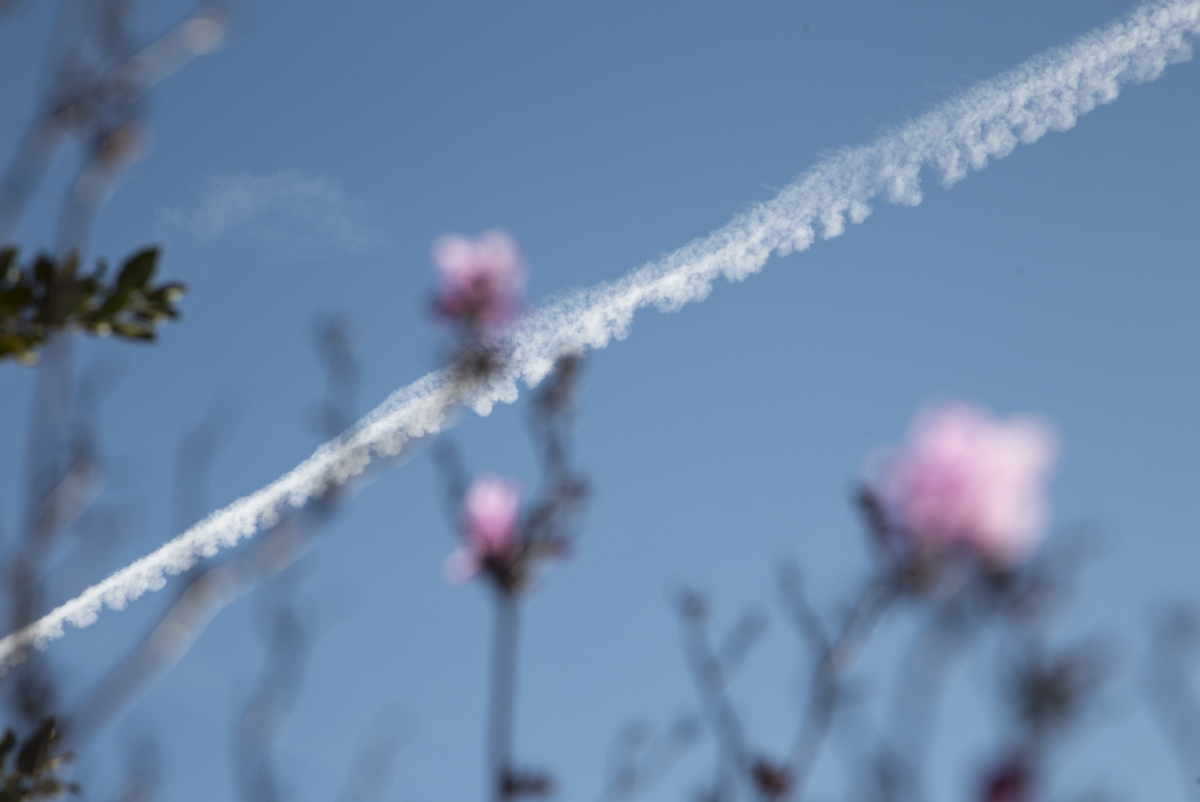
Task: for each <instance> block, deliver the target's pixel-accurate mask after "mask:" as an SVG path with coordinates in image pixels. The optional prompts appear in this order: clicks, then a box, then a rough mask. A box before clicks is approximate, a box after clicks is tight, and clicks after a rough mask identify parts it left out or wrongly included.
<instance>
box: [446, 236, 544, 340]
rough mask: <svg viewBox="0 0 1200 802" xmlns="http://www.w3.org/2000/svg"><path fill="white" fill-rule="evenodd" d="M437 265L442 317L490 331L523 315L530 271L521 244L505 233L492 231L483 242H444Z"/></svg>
mask: <svg viewBox="0 0 1200 802" xmlns="http://www.w3.org/2000/svg"><path fill="white" fill-rule="evenodd" d="M433 263H434V265H435V266H436V267H437V272H438V296H437V311H438V312H439V313H440V314H441V315H442V316H444V317H447V318H450V319H452V320H459V321H463V322H465V323H468V324H469V325H471V326H474V327H477V328H480V329H485V330H486V329H495V328H498V327H500V326H503V325H505V324H506V323H509V322H511V321H512V320H513V318H515V317H516V316H517V313H518V312H519V311H520V307H521V291H522V289H523V288H524V284H525V270H524V267H523V265H522V262H521V254H520V251H518V250H517V244H516V242H514V241H513V239H512V237H510V236H508V235H507V234H505V233H504V232H503V231H486V232H484V233H483V234H482V235H481V236H480V237H479V239H477V240H473V239H469V238H467V237H463V236H460V235H458V234H446V235H444V236H441V237H438V239H437V241H436V242H434V243H433Z"/></svg>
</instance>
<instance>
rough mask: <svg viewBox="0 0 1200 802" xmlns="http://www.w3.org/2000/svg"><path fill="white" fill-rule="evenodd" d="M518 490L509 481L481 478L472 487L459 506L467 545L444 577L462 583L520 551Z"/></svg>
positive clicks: (448, 562)
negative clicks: (497, 561) (460, 506)
mask: <svg viewBox="0 0 1200 802" xmlns="http://www.w3.org/2000/svg"><path fill="white" fill-rule="evenodd" d="M520 515H521V490H520V488H519V487H518V486H517V484H516V483H515V482H513V481H511V480H508V479H503V478H501V477H499V476H495V475H492V474H483V475H482V476H480V477H478V478H477V479H476V480H475V481H474V482H472V483H471V487H470V488H469V489H468V490H467V496H466V499H465V500H464V501H463V506H462V523H463V532H464V534H465V536H466V540H467V542H466V543H465V544H464V545H463V546H461V547H459V548H458V549H457V550H455V552H454V553H453V554H451V555H450V556H449V557H448V558H447V560H446V566H445V570H446V576H447V577H449V578H450V579H451V580H452V581H455V582H463V581H465V580H467V579H470V578H471V577H472V576H474V575H475V574H477V573H479V571H480V570H482V569H483V568H484V566H485V565H486V564H487V563H488V562H489V561H493V560H501V561H503V560H505V559H507V558H510V557H512V556H514V555H515V553H516V551H517V550H518V549H519V542H518V535H519V533H520V530H519V523H520Z"/></svg>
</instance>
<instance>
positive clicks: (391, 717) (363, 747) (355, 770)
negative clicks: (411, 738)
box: [338, 709, 405, 802]
mask: <svg viewBox="0 0 1200 802" xmlns="http://www.w3.org/2000/svg"><path fill="white" fill-rule="evenodd" d="M396 717H397V711H395V710H394V709H385V710H381V711H380V712H379V713H378V714H377V715H376V716H375V717H374V719H372V721H371V723H370V724H368V725H367V727H366V729H365V730H364V731H363V734H362V737H360V738H359V742H358V755H357V757H356V758H355V761H354V764H353V765H352V766H351V768H350V774H349V776H348V777H347V778H346V786H345V788H343V790H342V793H341V795H340V796H339V797H338V802H374V800H379V799H382V798H383V795H384V794H385V793H387V790H388V788H389V786H390V785H391V782H392V775H393V774H395V770H396V759H397V757H398V756H399V754H400V748H401V747H402V746H403V744H404V740H405V738H404V733H403V732H402V730H401V727H400V725H399V723H398V722H397V721H396Z"/></svg>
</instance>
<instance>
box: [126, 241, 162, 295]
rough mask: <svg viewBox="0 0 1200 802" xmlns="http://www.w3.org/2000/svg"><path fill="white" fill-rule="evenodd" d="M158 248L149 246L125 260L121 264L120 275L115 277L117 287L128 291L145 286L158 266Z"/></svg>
mask: <svg viewBox="0 0 1200 802" xmlns="http://www.w3.org/2000/svg"><path fill="white" fill-rule="evenodd" d="M158 253H159V251H158V248H156V247H153V246H152V247H149V248H146V249H144V250H141V251H138V252H137V253H135V254H134V255H133V256H131V257H129V258H128V259H127V260H125V264H123V265H122V266H121V275H120V276H118V277H117V289H118V290H125V291H129V290H131V289H135V288H141V287H145V286H146V282H148V281H149V280H150V278H151V277H152V276H153V275H154V269H155V268H156V267H158Z"/></svg>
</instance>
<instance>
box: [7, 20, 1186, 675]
mask: <svg viewBox="0 0 1200 802" xmlns="http://www.w3.org/2000/svg"><path fill="white" fill-rule="evenodd" d="M1198 34H1200V0H1157V1H1156V2H1150V3H1146V4H1143V5H1141V6H1138V7H1137V8H1135V9H1134V10H1133V11H1132V12H1130V13H1129V14H1127V15H1126V16H1124V17H1122V18H1120V19H1118V20H1117V21H1116V22H1113V23H1111V24H1109V25H1107V26H1105V27H1103V28H1097V29H1096V30H1094V31H1091V32H1090V33H1087V34H1085V35H1083V36H1081V37H1080V38H1078V39H1076V40H1075V41H1073V42H1071V43H1069V44H1066V45H1064V46H1062V47H1056V48H1054V49H1052V50H1049V51H1047V52H1045V53H1042V54H1041V55H1039V56H1035V57H1034V58H1032V59H1030V60H1029V61H1027V62H1025V63H1024V64H1022V65H1020V66H1018V67H1016V68H1015V69H1013V70H1010V71H1008V72H1006V73H1002V74H1001V75H998V76H996V77H995V78H992V79H991V80H988V81H984V82H983V83H981V84H979V85H977V86H975V87H974V88H972V89H970V90H968V91H967V92H965V93H963V94H962V95H961V96H960V97H958V98H956V99H954V100H951V101H949V102H947V103H944V104H942V105H940V106H938V107H937V108H935V109H933V110H932V111H930V112H928V113H926V114H923V115H921V116H920V117H917V118H916V119H914V120H912V121H910V122H908V123H906V124H905V125H902V126H899V127H897V128H894V129H891V130H889V131H887V132H885V133H884V134H883V135H882V136H880V137H879V138H878V139H876V140H875V141H874V142H872V143H871V144H869V145H864V146H861V147H857V148H847V149H845V150H842V151H840V152H838V153H835V154H833V155H832V156H830V157H829V158H827V159H824V160H822V161H821V162H819V163H817V164H816V165H814V166H813V167H812V168H811V169H810V170H808V172H806V173H804V174H803V175H802V176H801V177H800V178H799V180H797V181H796V182H795V183H793V184H790V185H788V186H786V187H784V188H783V190H782V191H781V192H780V193H779V195H778V196H776V197H775V198H774V199H773V200H770V201H767V202H765V203H760V204H756V205H754V206H752V207H751V208H750V209H748V210H747V211H746V212H744V213H742V214H740V215H738V216H737V217H735V218H734V219H733V220H732V221H731V222H730V223H728V224H727V225H725V226H724V227H722V228H720V229H718V230H717V231H714V232H713V233H712V234H709V235H708V236H707V237H702V238H701V239H698V240H695V241H694V242H691V243H689V244H688V245H685V246H684V247H683V248H680V249H679V250H678V251H676V252H675V253H672V254H670V255H668V256H666V257H665V258H663V259H661V260H660V261H658V262H654V263H651V264H647V265H644V266H642V267H640V268H637V269H636V270H633V271H632V272H630V273H628V274H626V275H625V276H624V277H622V278H620V279H617V280H615V281H610V282H605V283H603V284H600V285H598V286H596V287H592V288H589V289H584V290H579V291H577V292H574V293H570V294H568V295H565V296H563V297H561V298H559V299H557V300H555V301H553V302H552V303H549V304H547V305H546V306H544V307H543V308H542V309H540V310H538V311H537V312H535V313H534V314H532V315H530V316H529V317H528V318H527V319H526V320H525V321H524V322H523V323H522V324H521V325H519V326H518V327H517V329H516V330H515V331H514V332H513V333H512V337H511V341H510V353H509V356H508V359H507V360H506V362H505V363H504V369H503V370H502V371H500V372H499V374H498V375H496V376H494V377H492V378H491V379H490V380H489V381H488V382H486V383H481V384H480V385H472V386H471V387H470V388H469V389H470V393H469V394H468V395H465V396H464V391H463V389H462V388H461V386H459V385H457V384H456V382H455V381H454V378H453V376H452V375H451V374H450V372H449V371H445V370H443V371H438V372H435V373H430V374H428V375H426V376H424V377H423V378H421V379H418V380H417V381H415V382H413V383H412V384H410V385H409V386H407V387H403V388H401V389H399V390H397V391H396V392H394V393H392V395H391V396H390V397H388V399H387V400H386V401H384V402H383V403H382V404H380V405H379V406H378V407H376V408H375V409H374V410H373V411H372V412H371V413H370V414H368V415H367V416H366V417H365V418H363V419H362V420H361V421H359V422H358V424H357V425H355V427H354V428H353V429H351V430H350V431H348V432H347V433H346V434H344V435H342V436H341V437H339V438H337V439H336V440H332V441H330V442H328V443H326V444H325V445H323V446H321V447H320V448H319V449H317V451H316V453H314V454H313V455H312V456H311V457H309V458H308V459H307V460H305V461H304V462H303V463H301V464H300V465H298V466H297V467H296V468H295V469H293V470H292V471H290V472H288V473H286V474H284V475H283V476H281V477H280V478H279V479H277V480H275V481H274V482H273V483H272V484H270V485H268V486H267V487H264V488H263V489H261V490H259V491H257V492H256V493H253V494H251V495H249V496H246V497H245V498H242V499H240V500H238V501H236V502H234V503H233V504H231V505H230V506H228V507H226V508H225V509H223V510H218V511H217V512H214V513H213V514H212V515H210V516H208V517H207V518H205V519H204V520H203V521H201V522H200V523H198V524H196V525H195V526H193V527H192V528H191V529H189V530H188V531H186V532H184V533H183V534H182V535H179V536H178V537H176V538H175V539H174V540H171V541H170V542H168V543H167V544H165V545H164V546H162V547H161V548H160V549H158V550H157V551H155V552H153V553H152V554H149V555H147V556H145V557H143V558H142V559H140V560H138V561H137V562H135V563H134V564H133V565H130V566H129V567H128V568H123V569H121V570H120V571H117V572H116V573H115V574H113V575H112V576H110V577H109V578H108V579H106V580H104V581H103V582H101V583H99V584H97V585H93V586H92V587H91V588H88V589H87V590H86V591H84V593H83V594H81V595H80V596H79V597H77V598H75V599H72V600H71V601H69V602H67V603H66V604H64V605H62V606H61V607H59V608H58V609H56V610H54V611H53V612H52V613H50V614H49V615H47V616H45V617H44V618H42V619H41V620H39V621H36V622H35V623H33V624H31V625H30V626H28V627H26V628H25V629H23V630H21V631H19V632H16V633H14V634H12V635H9V636H7V637H5V638H4V639H3V640H0V671H2V670H3V668H5V667H6V666H7V665H8V664H9V663H10V662H11V661H12V660H14V659H16V658H18V657H19V656H20V654H21V651H22V647H23V645H24V644H30V643H31V644H33V645H35V646H37V647H38V648H42V647H44V646H45V645H46V644H47V643H48V642H49V641H51V640H53V639H55V638H60V637H62V635H63V627H64V626H65V625H67V624H72V625H74V626H76V627H86V626H88V625H90V624H91V623H92V622H94V621H95V620H96V617H97V616H98V615H99V614H100V612H101V610H102V609H103V608H104V607H105V606H107V607H110V608H112V609H116V610H119V609H122V608H123V607H125V605H126V604H128V603H129V602H130V601H132V600H133V599H136V598H137V597H139V596H141V595H142V594H143V593H145V592H147V591H151V590H158V589H159V588H161V587H163V586H164V585H165V584H166V581H167V580H166V575H167V574H177V573H180V572H182V571H185V570H187V569H188V568H189V567H191V566H192V565H194V564H195V562H196V561H197V560H198V559H199V558H200V557H203V556H210V555H212V554H214V553H216V552H217V550H218V549H220V548H224V547H228V546H233V545H234V544H236V543H237V542H238V541H239V540H241V539H242V538H244V537H249V536H251V535H253V534H254V533H255V532H257V531H258V530H259V529H261V528H263V527H267V526H270V525H272V523H274V522H276V521H278V520H279V516H280V514H281V512H282V511H283V510H285V509H286V508H288V507H289V506H290V507H300V506H302V505H303V504H305V503H306V502H307V501H308V500H310V499H312V498H314V497H316V496H317V495H318V494H320V493H322V492H325V491H326V490H327V489H328V488H329V487H330V486H331V485H333V486H340V485H343V484H346V483H348V482H351V481H354V480H356V479H357V478H359V477H362V476H363V474H364V473H365V472H366V471H367V470H368V469H369V468H370V467H371V466H372V464H375V463H377V461H383V460H387V459H389V458H391V457H394V456H396V455H397V454H399V453H400V452H401V450H402V449H403V447H404V445H405V444H406V443H408V442H410V441H412V440H413V439H414V438H418V437H422V436H425V435H429V434H434V433H436V432H438V431H440V430H441V429H442V428H443V427H444V426H446V424H447V421H448V415H449V410H450V408H451V406H452V405H453V404H458V403H464V404H467V405H469V406H471V407H472V408H473V409H475V410H476V411H478V412H479V413H480V414H487V412H488V411H489V410H490V409H491V408H492V406H493V405H494V404H496V403H500V402H504V403H510V402H512V401H515V400H516V398H517V394H518V387H517V383H518V381H521V380H524V381H525V382H526V383H527V384H531V385H532V384H536V383H537V382H539V381H541V380H542V379H543V378H544V377H545V376H546V374H547V373H548V372H549V371H550V369H551V367H552V366H553V364H554V362H555V360H556V359H557V358H558V357H560V356H562V355H564V354H568V353H579V352H582V351H584V350H587V349H589V348H603V347H604V346H606V345H607V344H608V343H609V342H610V341H612V340H613V339H614V338H617V339H621V338H623V337H625V336H626V335H627V334H628V333H629V328H630V325H631V324H632V322H633V315H634V313H635V312H636V311H637V310H638V309H642V308H645V307H647V306H656V307H657V308H658V309H660V310H662V311H664V312H668V311H674V310H676V309H679V308H680V307H681V306H683V305H684V304H686V303H689V302H692V301H700V300H703V299H704V298H705V297H707V296H708V294H709V292H711V290H712V284H713V282H714V281H715V280H716V279H718V278H720V277H722V276H724V277H725V278H727V279H729V280H732V281H740V280H742V279H745V278H747V277H748V276H750V275H752V274H754V273H757V272H758V271H760V270H762V268H763V266H764V265H765V264H766V262H767V260H768V259H769V258H770V256H771V255H772V254H787V253H792V252H794V251H802V250H805V249H807V248H808V247H809V246H810V245H812V243H813V242H814V241H815V240H816V238H817V237H818V236H820V237H822V238H826V239H827V238H829V237H836V236H839V235H840V234H842V233H843V232H844V231H845V229H846V222H847V218H848V219H849V221H850V222H852V223H861V222H863V221H864V220H865V219H866V218H867V216H868V215H869V214H870V213H871V206H870V203H872V202H875V201H877V200H878V199H883V200H885V201H887V202H890V203H896V204H900V205H902V206H915V205H917V204H918V203H920V202H921V198H922V191H921V185H920V174H921V170H922V169H923V168H926V169H932V170H934V171H936V172H938V173H940V175H941V180H942V183H943V185H945V186H950V185H952V184H954V183H956V182H957V181H959V180H961V179H963V178H965V177H966V176H967V174H968V173H969V172H970V171H971V170H982V169H983V168H984V167H985V166H987V163H988V160H989V159H999V158H1003V157H1004V156H1007V155H1008V154H1010V153H1011V152H1012V151H1013V149H1014V148H1016V146H1017V145H1018V144H1022V143H1024V144H1031V143H1033V142H1036V141H1037V140H1038V139H1041V137H1042V136H1044V135H1045V134H1046V133H1047V132H1049V131H1065V130H1067V129H1069V128H1071V127H1072V126H1074V125H1075V123H1076V121H1077V120H1078V119H1079V117H1081V116H1082V115H1084V114H1087V113H1088V112H1089V111H1091V110H1092V109H1094V108H1095V107H1096V106H1097V105H1099V104H1102V103H1109V102H1112V101H1113V100H1115V99H1116V98H1117V94H1118V93H1119V92H1120V90H1121V87H1122V86H1124V85H1127V84H1134V83H1142V82H1145V81H1152V80H1154V79H1156V78H1158V76H1160V75H1161V74H1162V72H1163V70H1164V69H1166V67H1167V65H1169V64H1173V63H1176V62H1180V61H1186V60H1187V59H1189V58H1191V55H1192V39H1193V38H1194V37H1195V36H1196V35H1198Z"/></svg>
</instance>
